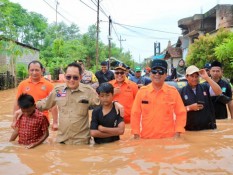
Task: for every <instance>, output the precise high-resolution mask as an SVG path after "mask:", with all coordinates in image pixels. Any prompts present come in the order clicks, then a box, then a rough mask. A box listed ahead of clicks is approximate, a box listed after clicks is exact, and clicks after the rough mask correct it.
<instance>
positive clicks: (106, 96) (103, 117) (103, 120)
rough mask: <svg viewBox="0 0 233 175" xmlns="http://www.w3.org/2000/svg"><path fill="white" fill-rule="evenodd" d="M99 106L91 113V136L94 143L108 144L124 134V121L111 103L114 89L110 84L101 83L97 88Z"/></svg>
mask: <svg viewBox="0 0 233 175" xmlns="http://www.w3.org/2000/svg"><path fill="white" fill-rule="evenodd" d="M97 93H98V94H99V99H100V103H101V106H99V107H96V108H95V109H94V110H93V112H92V120H91V127H90V129H91V136H92V137H94V140H95V143H98V144H100V143H109V142H114V141H117V140H119V139H120V137H119V135H122V134H124V130H125V123H124V119H123V118H122V117H121V116H120V115H119V114H117V112H116V110H115V107H114V103H112V101H113V93H114V88H113V86H112V85H111V84H110V83H102V84H101V85H100V86H99V87H98V88H97Z"/></svg>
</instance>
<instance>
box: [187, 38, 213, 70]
mask: <svg viewBox="0 0 233 175" xmlns="http://www.w3.org/2000/svg"><path fill="white" fill-rule="evenodd" d="M215 45H216V43H215V40H214V37H213V36H209V35H206V36H200V37H199V38H198V39H197V40H195V41H194V43H193V44H191V46H190V47H189V52H188V56H187V58H186V62H187V64H188V65H192V64H194V65H196V66H197V67H200V68H202V67H204V65H205V63H207V62H211V60H215V59H216V57H215V55H214V47H215Z"/></svg>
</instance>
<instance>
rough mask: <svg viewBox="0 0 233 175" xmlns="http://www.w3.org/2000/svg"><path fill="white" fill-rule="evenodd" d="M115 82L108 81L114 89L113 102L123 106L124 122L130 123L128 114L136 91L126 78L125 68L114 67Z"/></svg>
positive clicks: (135, 87)
mask: <svg viewBox="0 0 233 175" xmlns="http://www.w3.org/2000/svg"><path fill="white" fill-rule="evenodd" d="M114 70H115V80H112V81H110V82H109V83H111V84H112V85H113V87H114V98H113V100H114V101H118V102H119V103H120V104H121V105H123V106H124V113H125V115H124V122H125V123H130V113H131V108H132V105H133V101H134V98H135V96H136V94H137V91H138V86H137V84H136V83H134V82H132V81H130V80H128V79H127V78H126V74H125V71H126V68H124V67H121V66H119V67H116V68H115V69H114Z"/></svg>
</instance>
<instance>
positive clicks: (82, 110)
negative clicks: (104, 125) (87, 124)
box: [76, 100, 89, 116]
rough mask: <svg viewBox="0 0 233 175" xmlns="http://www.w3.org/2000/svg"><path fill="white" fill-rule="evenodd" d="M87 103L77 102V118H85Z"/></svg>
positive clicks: (86, 101) (83, 101)
mask: <svg viewBox="0 0 233 175" xmlns="http://www.w3.org/2000/svg"><path fill="white" fill-rule="evenodd" d="M88 108H89V102H88V100H80V101H78V102H77V108H76V110H77V114H78V115H79V116H86V115H87V114H88Z"/></svg>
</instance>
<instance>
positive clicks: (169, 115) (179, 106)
mask: <svg viewBox="0 0 233 175" xmlns="http://www.w3.org/2000/svg"><path fill="white" fill-rule="evenodd" d="M185 124H186V109H185V107H184V104H183V102H182V100H181V97H180V94H179V92H178V91H177V89H176V88H175V87H172V86H169V85H167V84H166V83H164V84H163V86H162V88H161V89H160V90H159V91H156V90H155V89H154V88H153V85H152V84H149V85H147V86H143V87H141V88H140V89H139V91H138V93H137V95H136V98H135V100H134V103H133V108H132V112H131V128H132V134H138V135H140V136H141V138H165V137H173V136H174V135H175V133H176V132H184V131H185V129H184V126H185Z"/></svg>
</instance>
